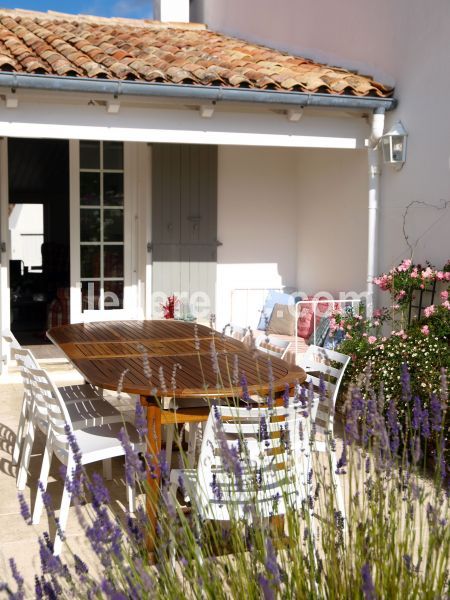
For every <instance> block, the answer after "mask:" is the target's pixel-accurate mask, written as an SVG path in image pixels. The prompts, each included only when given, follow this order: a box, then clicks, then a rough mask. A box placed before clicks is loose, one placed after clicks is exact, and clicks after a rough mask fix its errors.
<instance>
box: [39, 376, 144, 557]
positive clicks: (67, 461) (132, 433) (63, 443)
mask: <svg viewBox="0 0 450 600" xmlns="http://www.w3.org/2000/svg"><path fill="white" fill-rule="evenodd" d="M28 371H29V378H30V381H31V385H32V388H33V396H34V398H35V401H36V405H37V406H39V407H41V406H45V407H46V418H47V419H48V423H49V426H48V434H47V441H46V445H45V452H44V456H43V459H42V467H41V473H40V476H39V480H40V481H41V483H42V486H43V488H44V491H45V490H46V489H47V481H48V475H49V471H50V466H51V462H52V457H53V454H55V455H56V457H57V458H58V459H59V460H60V461H61V462H62V463H63V464H64V465H65V466H66V467H67V475H66V478H69V479H70V478H71V477H72V476H73V470H74V468H75V459H74V456H73V453H72V450H71V448H70V444H69V442H68V439H67V435H66V432H65V426H66V425H68V426H69V427H70V430H71V431H72V432H73V434H74V436H75V438H76V441H77V444H78V447H79V449H80V452H81V464H82V465H87V464H90V463H93V462H98V461H104V460H110V459H111V458H114V457H117V456H124V455H125V451H124V449H123V446H122V444H121V442H120V439H119V433H120V430H121V428H122V427H126V430H127V433H128V436H129V439H130V443H131V446H132V448H133V450H134V451H135V452H145V450H146V443H145V441H140V439H139V435H138V433H137V431H136V429H135V427H134V426H133V425H130V424H126V425H125V424H124V423H122V424H120V423H112V424H109V425H105V424H103V425H96V426H94V427H88V428H85V429H78V430H75V429H74V427H73V423H72V418H71V415H70V409H69V407H68V406H67V405H66V404H65V402H64V400H63V398H62V396H61V394H60V393H59V391H58V389H57V387H56V386H55V385H54V384H53V382H52V381H51V379H50V377H49V376H48V374H47V373H46V371H44V370H42V369H29V370H28ZM66 484H67V480H66ZM67 488H68V486H67V485H65V486H64V492H63V496H62V500H61V507H60V512H59V527H60V531H61V532H64V531H65V528H66V524H67V518H68V514H69V507H70V502H71V492H70V491H69V490H68V489H67ZM127 495H128V502H129V510H130V512H131V513H133V512H134V511H135V487H134V485H133V486H130V485H128V484H127ZM42 509H43V498H42V494H41V493H40V491H39V489H38V490H37V494H36V502H35V506H34V510H33V515H32V522H33V523H34V524H37V523H39V521H40V517H41V514H42ZM61 547H62V540H61V537H60V535H59V532H57V534H56V537H55V542H54V554H55V556H57V555H59V553H60V552H61Z"/></svg>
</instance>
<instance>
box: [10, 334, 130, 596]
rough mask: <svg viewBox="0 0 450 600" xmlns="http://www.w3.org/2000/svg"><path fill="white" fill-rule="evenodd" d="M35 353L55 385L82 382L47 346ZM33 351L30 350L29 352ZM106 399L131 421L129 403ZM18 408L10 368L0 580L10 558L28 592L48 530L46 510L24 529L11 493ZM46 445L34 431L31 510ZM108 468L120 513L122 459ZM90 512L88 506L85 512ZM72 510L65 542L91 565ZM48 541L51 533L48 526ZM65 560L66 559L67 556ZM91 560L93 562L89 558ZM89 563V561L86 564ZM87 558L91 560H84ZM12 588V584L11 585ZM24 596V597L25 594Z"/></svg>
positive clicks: (56, 497) (16, 380)
mask: <svg viewBox="0 0 450 600" xmlns="http://www.w3.org/2000/svg"><path fill="white" fill-rule="evenodd" d="M42 349H43V351H42V350H41V351H40V352H38V358H39V359H40V362H41V365H42V366H43V368H45V369H47V370H48V371H49V372H50V373H51V375H52V377H53V379H54V380H55V381H56V383H57V384H58V385H69V384H75V383H81V381H82V378H81V376H80V375H79V374H78V372H77V371H75V370H74V369H72V368H71V366H70V365H69V363H67V362H66V363H63V362H61V361H58V362H50V363H45V360H46V359H50V360H53V361H54V359H55V358H57V357H56V355H55V354H54V352H52V346H45V347H42ZM33 351H34V349H33ZM108 400H109V401H110V402H111V403H112V404H114V405H115V406H116V407H117V408H118V409H120V410H121V411H123V413H124V418H125V420H130V419H132V418H133V413H134V403H133V400H132V399H131V398H130V397H128V396H126V395H123V396H122V397H121V399H120V404H119V403H118V400H117V397H116V396H115V395H114V394H112V393H109V392H108ZM21 403H22V384H21V378H20V374H19V373H18V371H16V370H15V369H14V368H13V369H11V370H10V372H9V373H8V375H6V376H2V377H1V378H0V531H1V534H2V535H1V544H0V581H7V582H8V583H11V582H12V577H11V572H10V569H9V562H8V561H9V558H10V557H13V558H14V559H15V560H16V563H17V566H18V568H19V571H20V572H21V573H22V575H23V576H24V578H25V582H26V584H27V586H28V590H29V592H31V590H32V588H33V585H34V576H35V574H37V573H39V572H40V561H39V545H38V535H39V534H42V533H44V532H45V531H49V520H48V518H47V515H46V514H45V511H44V513H43V515H42V518H41V522H40V524H39V525H31V526H29V525H27V524H26V523H25V521H24V520H23V518H22V516H21V514H20V508H19V502H18V498H17V488H16V467H15V466H13V465H12V462H11V453H12V449H13V446H14V441H15V438H16V431H17V425H18V420H19V414H20V408H21ZM44 446H45V438H44V436H43V435H42V434H41V433H40V432H39V433H38V435H37V438H36V441H35V444H34V447H33V453H32V458H31V462H30V476H29V477H28V482H27V487H26V488H25V491H24V495H25V498H26V500H27V501H28V503H29V504H30V505H31V507H33V506H34V499H35V496H36V485H37V480H38V477H39V471H40V466H41V456H42V452H43V450H44ZM112 463H113V479H112V481H108V482H106V484H107V487H108V488H109V490H110V494H111V500H112V506H113V509H114V511H116V509H117V512H118V513H120V514H124V511H125V507H126V502H127V500H126V487H125V480H124V460H123V458H115V459H113V461H112ZM60 467H61V463H60V462H59V461H58V460H57V459H56V458H55V459H54V460H53V464H52V470H51V473H50V478H49V484H48V491H49V492H50V494H51V497H52V499H53V503H54V506H55V508H56V509H59V504H60V501H61V496H62V491H63V483H62V479H61V477H60V475H59V469H60ZM92 468H93V470H94V471H96V470H97V471H101V467H100V465H98V464H94V465H92ZM86 510H89V507H86ZM74 511H75V509H74V508H73V507H71V509H70V514H69V519H68V524H67V540H68V544H69V546H70V548H71V550H72V551H73V552H75V553H77V554H79V555H80V556H82V557H83V560H86V561H87V562H88V563H89V564H95V562H94V563H93V562H92V560H94V556H92V550H91V549H90V546H89V544H88V543H87V542H86V540H85V536H84V534H83V532H82V529H81V526H80V525H79V523H78V519H77V516H76V514H75V512H74ZM50 533H51V535H52V536H53V534H54V529H53V528H52V527H50ZM66 557H67V555H66ZM91 557H92V558H91ZM87 559H88V560H87ZM89 559H90V560H89ZM12 586H13V587H12V589H13V590H14V589H15V585H14V584H12ZM27 597H29V596H28V595H27Z"/></svg>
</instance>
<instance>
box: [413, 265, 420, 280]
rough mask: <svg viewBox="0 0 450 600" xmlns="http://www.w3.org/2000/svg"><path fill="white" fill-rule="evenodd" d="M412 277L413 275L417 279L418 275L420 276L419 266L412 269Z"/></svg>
mask: <svg viewBox="0 0 450 600" xmlns="http://www.w3.org/2000/svg"><path fill="white" fill-rule="evenodd" d="M411 277H412V278H413V279H417V277H419V273H418V271H417V268H416V267H414V269H413V270H412V271H411Z"/></svg>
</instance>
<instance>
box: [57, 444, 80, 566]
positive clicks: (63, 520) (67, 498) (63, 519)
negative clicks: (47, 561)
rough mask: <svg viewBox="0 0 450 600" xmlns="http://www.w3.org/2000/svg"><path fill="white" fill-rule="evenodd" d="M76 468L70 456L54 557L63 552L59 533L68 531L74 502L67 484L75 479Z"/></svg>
mask: <svg viewBox="0 0 450 600" xmlns="http://www.w3.org/2000/svg"><path fill="white" fill-rule="evenodd" d="M74 468H75V463H74V461H73V458H72V457H71V456H70V457H69V460H68V461H67V472H66V481H65V482H64V491H63V495H62V499H61V507H60V509H59V517H58V522H59V530H58V529H57V530H56V535H55V541H54V543H53V555H54V556H59V555H60V554H61V550H62V539H61V536H60V534H59V532H61V533H62V534H64V532H65V530H66V525H67V519H68V517H69V508H70V502H71V500H72V493H71V492H69V490H68V489H67V487H68V486H67V483H68V481H70V480H71V479H72V477H73V474H72V471H73V469H74Z"/></svg>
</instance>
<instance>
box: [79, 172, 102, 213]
mask: <svg viewBox="0 0 450 600" xmlns="http://www.w3.org/2000/svg"><path fill="white" fill-rule="evenodd" d="M80 204H81V205H82V206H99V205H100V175H99V173H80Z"/></svg>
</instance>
